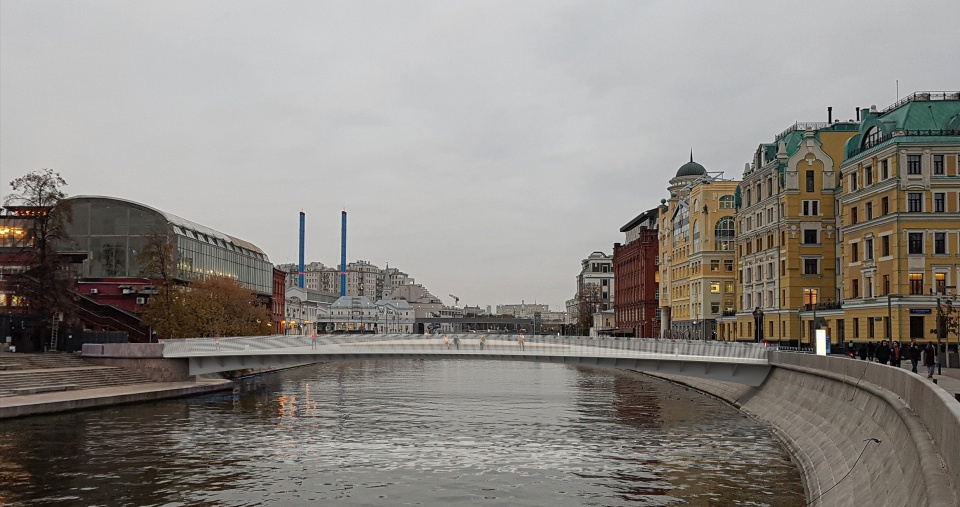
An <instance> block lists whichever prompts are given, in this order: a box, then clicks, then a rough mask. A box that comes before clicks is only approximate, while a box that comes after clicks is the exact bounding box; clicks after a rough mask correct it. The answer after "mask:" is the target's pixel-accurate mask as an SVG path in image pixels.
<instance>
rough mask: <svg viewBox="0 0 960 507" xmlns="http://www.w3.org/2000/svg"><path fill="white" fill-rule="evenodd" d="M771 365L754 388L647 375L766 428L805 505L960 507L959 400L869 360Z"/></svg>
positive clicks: (791, 358)
mask: <svg viewBox="0 0 960 507" xmlns="http://www.w3.org/2000/svg"><path fill="white" fill-rule="evenodd" d="M770 362H771V364H772V365H774V366H775V367H774V369H773V370H772V371H771V373H770V376H769V377H768V378H767V380H766V381H765V382H764V384H763V385H762V386H760V387H759V388H752V387H747V386H742V385H738V384H730V383H725V382H716V381H709V380H703V379H695V378H689V377H680V376H675V375H654V376H660V377H663V378H668V379H670V380H672V381H675V382H678V383H681V384H684V385H688V386H690V387H693V388H695V389H698V390H700V391H704V392H706V393H709V394H712V395H714V396H717V397H719V398H721V399H723V400H726V401H728V402H730V403H732V404H734V405H735V406H737V407H739V408H741V409H742V410H744V411H745V412H747V413H749V414H751V415H753V416H754V417H757V418H758V419H760V420H762V421H764V422H765V423H767V424H768V425H769V426H770V427H771V428H772V429H773V430H774V432H775V433H776V434H777V435H778V437H779V438H780V439H781V440H782V441H783V442H784V443H785V445H786V446H787V448H788V450H789V452H790V453H791V454H792V456H793V457H794V460H795V461H796V462H797V463H798V465H799V467H800V469H801V473H802V475H803V481H804V487H805V489H806V494H807V500H808V501H810V502H811V505H820V506H847V505H871V506H872V505H878V506H880V505H882V506H908V507H913V506H922V505H929V506H937V507H939V506H943V507H948V506H949V507H955V506H957V505H960V495H958V491H957V487H958V485H960V402H957V401H956V400H954V399H953V398H951V397H950V396H949V395H948V394H947V393H946V392H944V391H943V389H940V388H938V387H936V386H934V385H933V384H932V383H930V382H929V381H928V380H926V379H925V378H922V377H921V376H919V375H916V374H912V373H910V372H909V371H908V370H903V369H899V368H893V367H890V366H885V365H881V364H877V363H868V362H866V361H857V360H850V359H846V358H838V357H822V356H815V355H807V354H791V353H782V352H771V354H770ZM871 439H877V440H879V441H880V443H876V442H874V441H873V440H871ZM858 460H859V461H858Z"/></svg>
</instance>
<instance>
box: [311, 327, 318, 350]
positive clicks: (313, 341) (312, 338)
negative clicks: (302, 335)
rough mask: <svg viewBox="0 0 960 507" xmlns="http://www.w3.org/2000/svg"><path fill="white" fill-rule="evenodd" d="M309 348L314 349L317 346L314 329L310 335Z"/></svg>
mask: <svg viewBox="0 0 960 507" xmlns="http://www.w3.org/2000/svg"><path fill="white" fill-rule="evenodd" d="M310 348H312V349H314V350H316V348H317V333H316V331H314V332H313V334H311V335H310Z"/></svg>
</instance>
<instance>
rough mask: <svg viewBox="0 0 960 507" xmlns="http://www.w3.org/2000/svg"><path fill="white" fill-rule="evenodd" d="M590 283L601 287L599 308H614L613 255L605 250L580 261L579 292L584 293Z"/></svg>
mask: <svg viewBox="0 0 960 507" xmlns="http://www.w3.org/2000/svg"><path fill="white" fill-rule="evenodd" d="M588 284H593V285H596V286H597V287H599V288H600V301H599V303H600V304H599V307H598V308H597V310H601V311H602V310H611V309H613V301H614V295H613V257H611V256H609V255H607V254H605V253H603V252H593V253H591V254H590V256H589V257H587V258H586V259H583V260H582V261H580V274H579V275H577V294H582V293H583V290H584V287H586V286H587V285H588Z"/></svg>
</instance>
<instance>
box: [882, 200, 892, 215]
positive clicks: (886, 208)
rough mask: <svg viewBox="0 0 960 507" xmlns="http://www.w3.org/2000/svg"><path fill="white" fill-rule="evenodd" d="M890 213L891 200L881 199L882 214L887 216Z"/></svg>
mask: <svg viewBox="0 0 960 507" xmlns="http://www.w3.org/2000/svg"><path fill="white" fill-rule="evenodd" d="M888 213H890V198H889V197H884V198H882V199H880V214H881V215H886V214H888Z"/></svg>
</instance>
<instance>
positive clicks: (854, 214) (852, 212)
mask: <svg viewBox="0 0 960 507" xmlns="http://www.w3.org/2000/svg"><path fill="white" fill-rule="evenodd" d="M857 211H858V208H857V207H856V206H854V207H852V208H850V223H852V224H855V223H857V222H859V221H860V220H859V219H858V218H857Z"/></svg>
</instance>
